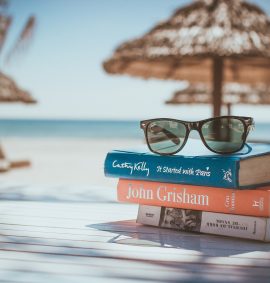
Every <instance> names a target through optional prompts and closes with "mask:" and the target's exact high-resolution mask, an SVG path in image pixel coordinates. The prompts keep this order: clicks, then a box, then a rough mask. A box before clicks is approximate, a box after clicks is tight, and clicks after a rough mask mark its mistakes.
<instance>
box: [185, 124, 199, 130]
mask: <svg viewBox="0 0 270 283" xmlns="http://www.w3.org/2000/svg"><path fill="white" fill-rule="evenodd" d="M199 127H200V123H199V122H190V123H189V124H188V129H189V131H192V130H195V131H199Z"/></svg>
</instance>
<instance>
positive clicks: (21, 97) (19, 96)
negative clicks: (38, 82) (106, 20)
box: [0, 72, 36, 172]
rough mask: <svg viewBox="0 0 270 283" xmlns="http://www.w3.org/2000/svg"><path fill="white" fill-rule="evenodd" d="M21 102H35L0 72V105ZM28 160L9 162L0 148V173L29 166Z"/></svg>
mask: <svg viewBox="0 0 270 283" xmlns="http://www.w3.org/2000/svg"><path fill="white" fill-rule="evenodd" d="M6 102H7V103H10V102H12V103H13V102H22V103H26V104H29V103H31V104H32V103H36V100H35V99H34V98H33V97H32V96H31V95H30V94H29V93H28V92H26V91H24V90H22V89H20V88H19V87H18V86H17V84H16V83H15V81H14V80H12V79H11V78H10V77H8V76H6V75H4V74H3V73H2V72H0V103H6ZM29 165H30V161H28V160H16V161H10V160H8V159H7V158H6V155H5V153H4V151H3V149H2V147H1V146H0V172H5V171H8V170H9V169H10V168H18V167H24V166H29Z"/></svg>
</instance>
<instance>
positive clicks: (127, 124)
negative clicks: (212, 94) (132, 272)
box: [0, 0, 270, 185]
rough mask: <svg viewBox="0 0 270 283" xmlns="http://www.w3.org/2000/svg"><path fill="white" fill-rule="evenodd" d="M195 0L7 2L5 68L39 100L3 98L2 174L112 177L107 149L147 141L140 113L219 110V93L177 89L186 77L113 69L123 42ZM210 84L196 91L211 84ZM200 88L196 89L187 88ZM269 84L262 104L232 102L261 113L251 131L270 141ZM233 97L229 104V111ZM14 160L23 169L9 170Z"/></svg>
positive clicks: (21, 178) (30, 179)
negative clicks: (110, 64) (215, 101)
mask: <svg viewBox="0 0 270 283" xmlns="http://www.w3.org/2000/svg"><path fill="white" fill-rule="evenodd" d="M204 2H207V1H204ZM208 2H209V1H208ZM210 2H211V1H210ZM191 3H193V1H187V0H166V1H165V0H147V1H143V0H136V1H125V0H113V1H109V0H99V1H94V0H76V1H75V0H69V1H64V0H47V1H36V0H23V1H22V0H9V1H3V3H2V4H1V6H2V8H1V14H2V16H3V15H5V16H6V17H10V19H12V20H11V21H10V22H9V24H8V27H7V28H6V29H5V30H6V34H5V35H4V37H3V38H4V40H3V46H2V48H1V53H0V64H1V65H0V66H1V73H3V76H6V77H7V78H8V79H10V80H12V82H13V85H12V88H13V89H14V88H15V86H16V87H17V88H18V90H17V93H18V92H25V94H24V95H23V96H24V99H26V98H25V97H27V99H28V100H29V99H30V100H31V101H30V102H31V103H1V104H0V108H1V110H0V139H1V144H2V151H3V152H2V161H3V162H2V165H1V166H2V171H6V172H5V173H3V174H1V176H0V182H1V184H6V183H10V182H15V183H20V184H29V183H31V184H37V183H38V184H45V183H46V184H49V183H56V182H57V183H59V184H64V183H69V184H80V183H81V184H85V183H87V184H92V185H100V184H104V185H109V182H110V181H108V180H105V179H104V177H103V160H104V158H105V155H106V152H107V151H108V150H110V149H113V148H122V147H132V146H136V145H137V144H138V143H139V144H142V140H143V133H142V132H141V130H140V129H139V124H138V121H139V120H141V119H147V118H154V117H173V118H177V119H183V120H199V119H204V118H208V117H210V116H211V115H212V113H213V111H212V106H211V102H210V103H209V97H208V98H206V99H204V98H203V99H202V101H199V100H200V98H198V97H197V98H196V97H195V98H194V100H192V99H191V100H192V101H191V100H190V99H189V97H188V99H189V101H188V102H187V103H185V104H181V101H180V103H179V102H177V95H176V92H177V91H178V90H180V92H181V90H185V89H186V88H187V87H188V84H187V82H186V81H180V80H172V79H170V78H169V79H168V80H166V81H164V80H160V79H157V78H151V79H147V80H143V79H141V78H136V77H130V76H117V75H110V74H108V73H106V72H105V70H104V68H103V63H104V62H105V61H106V60H108V59H109V58H110V57H111V56H113V54H114V52H115V50H116V48H117V47H118V46H119V45H120V44H121V43H123V42H126V41H129V40H131V39H134V38H139V37H141V36H143V35H144V34H145V33H146V32H148V31H149V30H151V29H152V28H153V27H154V26H155V25H157V24H158V23H159V22H161V21H162V20H166V19H168V18H170V17H171V15H172V14H173V13H174V11H175V10H176V9H178V8H179V7H182V6H185V5H188V4H191ZM249 3H252V4H255V5H257V6H258V7H260V8H261V9H262V10H263V11H264V12H265V13H266V15H268V14H269V13H270V2H269V1H263V0H251V1H249ZM2 26H3V24H2ZM268 31H269V29H268ZM202 72H203V70H202ZM120 73H121V72H120ZM12 82H9V84H12ZM202 88H203V90H201V88H200V86H199V91H198V88H196V89H195V92H196V91H197V92H203V93H206V92H207V91H208V90H205V89H204V86H203V87H202ZM241 91H242V90H241ZM241 91H240V92H241ZM245 91H246V92H249V93H250V92H252V91H253V90H250V89H247V90H244V92H245ZM192 92H194V90H192V91H190V89H189V90H188V91H184V92H183V93H184V94H186V93H192ZM225 92H226V91H225ZM228 92H231V90H230V88H229V90H228ZM265 93H267V94H268V89H266V90H264V99H265V101H263V102H262V103H259V105H255V104H257V101H255V102H254V103H252V101H251V103H250V101H249V102H248V104H239V103H237V101H236V102H232V107H231V109H230V111H231V114H233V115H246V116H252V117H254V119H255V122H256V130H255V131H254V132H253V133H252V134H251V136H250V138H251V139H256V140H266V141H269V140H270V131H269V129H270V115H269V113H270V112H269V105H268V104H269V101H268V99H269V98H268V96H266V98H265ZM173 95H174V96H173ZM183 97H184V96H183ZM173 98H174V100H173ZM27 99H26V100H27ZM180 100H181V99H180ZM184 100H185V97H184ZM166 101H167V103H166ZM168 101H171V103H168ZM24 102H25V101H24ZM28 102H29V101H28ZM261 104H263V105H261ZM227 106H228V105H226V104H224V105H223V108H222V110H221V111H222V113H223V114H226V113H227ZM28 165H30V166H31V167H30V168H29V166H28ZM12 167H14V169H16V168H19V169H18V170H9V169H11V168H12Z"/></svg>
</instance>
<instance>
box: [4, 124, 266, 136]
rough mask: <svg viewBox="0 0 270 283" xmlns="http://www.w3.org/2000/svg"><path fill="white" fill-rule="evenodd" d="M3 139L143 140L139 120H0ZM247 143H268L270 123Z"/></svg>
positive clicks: (254, 131) (260, 128) (257, 125)
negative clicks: (258, 141)
mask: <svg viewBox="0 0 270 283" xmlns="http://www.w3.org/2000/svg"><path fill="white" fill-rule="evenodd" d="M195 135H196V134H195ZM5 137H20V138H23V137H25V138H27V137H31V138H53V137H55V138H56V137H59V138H96V139H98V138H138V139H139V138H143V137H144V136H143V131H142V130H141V129H140V127H139V120H127V121H125V120H71V119H70V120H66V119H0V138H5ZM249 140H262V141H270V123H267V122H258V123H256V125H255V130H253V131H252V132H251V133H250V134H249Z"/></svg>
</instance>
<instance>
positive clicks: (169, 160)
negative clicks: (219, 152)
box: [104, 151, 239, 188]
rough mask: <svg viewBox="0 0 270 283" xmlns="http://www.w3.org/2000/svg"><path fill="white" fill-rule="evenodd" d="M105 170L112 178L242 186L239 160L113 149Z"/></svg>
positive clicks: (225, 186) (223, 186) (107, 158)
mask: <svg viewBox="0 0 270 283" xmlns="http://www.w3.org/2000/svg"><path fill="white" fill-rule="evenodd" d="M104 173H105V175H106V176H108V177H115V178H123V179H139V180H149V181H150V180H151V181H159V182H169V183H179V184H190V185H199V186H212V187H222V188H238V187H239V183H238V180H239V176H238V174H239V160H237V159H229V158H227V159H226V158H211V159H209V158H202V157H201V158H192V157H186V156H179V155H176V156H158V155H154V154H139V153H138V154H136V153H129V152H124V151H112V152H109V153H108V154H107V157H106V159H105V164H104Z"/></svg>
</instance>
